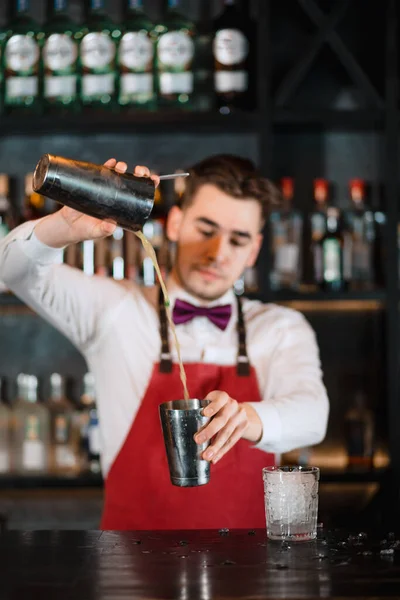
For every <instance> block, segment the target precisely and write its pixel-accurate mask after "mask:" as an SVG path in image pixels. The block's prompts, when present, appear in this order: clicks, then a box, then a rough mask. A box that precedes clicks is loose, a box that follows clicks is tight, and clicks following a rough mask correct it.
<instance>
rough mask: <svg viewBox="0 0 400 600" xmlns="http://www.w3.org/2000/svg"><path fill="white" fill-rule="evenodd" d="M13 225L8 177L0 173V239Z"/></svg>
mask: <svg viewBox="0 0 400 600" xmlns="http://www.w3.org/2000/svg"><path fill="white" fill-rule="evenodd" d="M12 226H13V215H12V208H11V200H10V179H9V177H8V175H6V174H4V173H0V240H1V239H2V238H3V237H5V236H6V235H7V234H8V233H9V231H10V230H11V229H12Z"/></svg>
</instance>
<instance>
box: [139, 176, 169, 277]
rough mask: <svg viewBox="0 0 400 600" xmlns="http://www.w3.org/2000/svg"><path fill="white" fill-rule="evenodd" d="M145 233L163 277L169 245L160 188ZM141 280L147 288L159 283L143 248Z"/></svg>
mask: <svg viewBox="0 0 400 600" xmlns="http://www.w3.org/2000/svg"><path fill="white" fill-rule="evenodd" d="M143 233H144V235H145V236H146V237H147V239H148V240H149V242H150V243H151V245H152V246H153V248H154V250H155V253H156V256H157V260H158V263H159V266H160V271H161V274H162V276H163V277H164V275H166V271H167V251H166V246H167V244H168V242H167V240H166V237H165V211H164V206H163V198H162V194H161V190H160V187H157V188H156V190H155V195H154V206H153V210H152V213H151V216H150V218H149V219H148V220H147V221H146V223H145V224H144V225H143ZM139 261H140V264H139V279H140V281H141V283H142V284H143V285H145V286H152V285H155V284H156V283H157V281H158V278H157V273H156V270H155V268H154V265H153V261H152V260H151V258H150V257H149V256H147V254H146V252H145V251H144V249H143V248H141V251H140V259H139Z"/></svg>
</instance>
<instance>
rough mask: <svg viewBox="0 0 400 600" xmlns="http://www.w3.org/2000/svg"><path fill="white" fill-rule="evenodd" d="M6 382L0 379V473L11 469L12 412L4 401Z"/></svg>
mask: <svg viewBox="0 0 400 600" xmlns="http://www.w3.org/2000/svg"><path fill="white" fill-rule="evenodd" d="M3 383H4V381H3V380H2V379H1V378H0V473H7V472H8V471H9V470H10V467H11V460H10V454H11V435H10V434H11V411H10V409H9V407H8V406H7V404H6V402H5V400H4V392H3V389H4V385H3Z"/></svg>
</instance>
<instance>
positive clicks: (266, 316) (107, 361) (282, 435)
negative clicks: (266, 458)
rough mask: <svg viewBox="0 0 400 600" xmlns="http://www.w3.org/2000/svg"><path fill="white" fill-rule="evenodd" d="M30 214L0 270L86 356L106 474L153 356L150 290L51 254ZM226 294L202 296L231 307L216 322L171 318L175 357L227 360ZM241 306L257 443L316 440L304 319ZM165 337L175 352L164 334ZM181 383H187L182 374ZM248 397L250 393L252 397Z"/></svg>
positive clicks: (282, 445)
mask: <svg viewBox="0 0 400 600" xmlns="http://www.w3.org/2000/svg"><path fill="white" fill-rule="evenodd" d="M36 223H37V221H29V222H27V223H24V224H23V225H21V226H19V227H17V228H16V229H14V230H13V231H12V232H11V233H10V234H9V235H8V236H7V237H6V238H4V239H3V240H2V241H1V242H0V280H2V281H3V282H4V283H5V284H6V285H7V287H8V288H9V289H11V290H12V291H13V292H14V293H15V294H16V295H17V296H18V297H19V298H21V299H22V300H23V301H24V302H25V303H26V304H27V305H28V306H30V307H31V308H32V309H33V310H34V311H36V312H37V313H38V314H39V315H40V316H42V317H43V318H44V319H46V320H47V321H48V322H49V323H51V324H52V325H53V326H54V327H56V328H57V329H58V330H60V331H61V332H62V333H63V334H64V335H65V336H67V337H68V338H69V339H70V340H71V342H72V343H73V344H74V345H75V346H76V347H77V348H78V349H79V350H80V352H81V353H82V354H83V356H84V357H85V359H86V361H87V364H88V368H89V370H90V371H91V372H92V373H93V374H94V377H95V381H96V391H97V404H98V409H99V418H100V432H101V443H102V469H103V475H104V476H106V475H107V472H108V470H109V468H110V466H111V464H112V462H113V461H114V459H115V458H116V456H117V454H118V452H119V450H120V448H121V446H122V444H123V442H124V440H125V438H126V436H127V434H128V432H129V430H130V428H131V424H132V422H133V420H134V418H135V415H136V413H137V410H138V408H139V405H140V402H141V399H142V398H143V396H144V393H145V390H146V388H147V386H148V383H149V379H150V376H151V372H152V368H153V365H154V363H155V362H157V361H158V360H159V354H160V347H161V342H160V334H159V318H158V312H157V310H156V301H155V298H156V290H155V289H154V288H151V289H149V288H142V287H140V286H138V285H136V284H134V283H131V282H126V281H123V282H117V281H114V280H113V279H110V278H103V277H98V276H88V275H85V274H84V273H83V272H82V271H80V270H78V269H74V268H71V267H69V266H67V265H63V264H60V254H61V250H58V249H54V248H50V247H48V246H46V245H44V244H43V243H42V242H40V241H39V240H38V239H37V237H36V236H35V233H34V227H35V225H36ZM167 286H168V291H169V294H170V297H171V306H173V305H174V301H175V299H176V298H177V297H179V298H181V299H182V300H186V301H188V302H191V303H192V304H196V303H198V302H197V301H196V299H195V298H193V297H192V296H190V295H189V294H188V293H186V292H185V291H184V290H182V289H180V288H179V287H178V286H177V285H176V283H174V281H173V280H172V279H171V278H170V279H169V281H168V284H167ZM150 298H151V299H152V301H149V299H150ZM234 300H235V299H234V294H233V292H232V291H228V292H227V293H226V294H225V295H224V296H223V297H221V298H220V299H219V300H218V302H213V303H211V304H226V303H228V302H231V303H232V316H231V319H230V321H229V324H228V326H227V328H226V329H225V330H224V331H221V330H220V329H219V328H218V327H216V326H215V325H214V324H213V323H211V321H210V320H209V319H208V318H207V317H196V318H195V319H193V320H191V321H189V322H187V323H185V324H182V325H178V326H177V335H178V340H179V343H180V345H181V351H182V358H183V361H184V362H204V363H214V364H220V365H232V364H236V358H237V351H238V337H237V330H236V319H237V305H236V302H235V301H234ZM243 313H244V320H245V325H246V331H247V349H248V355H249V359H250V363H251V364H252V365H253V366H254V367H255V370H256V373H257V378H258V383H259V388H260V391H261V396H262V401H261V402H254V403H253V404H252V406H254V408H255V410H256V411H257V413H258V415H259V417H260V419H261V421H262V424H263V434H262V438H261V440H260V442H259V443H258V445H257V446H258V447H259V448H260V449H262V450H265V451H266V452H271V453H275V454H280V453H282V452H287V451H290V450H293V449H295V448H300V447H304V446H310V445H313V444H317V443H319V442H320V441H321V440H322V439H323V438H324V436H325V432H326V426H327V420H328V412H329V403H328V398H327V394H326V390H325V387H324V384H323V382H322V373H321V368H320V360H319V351H318V346H317V343H316V339H315V334H314V332H313V330H312V328H311V326H310V325H309V324H308V322H307V321H306V319H305V318H304V317H303V315H302V314H300V313H299V312H297V311H294V310H292V309H289V308H285V307H282V306H277V305H275V304H263V303H261V302H258V301H253V300H247V299H244V301H243ZM170 347H171V352H172V356H173V359H174V361H176V350H175V348H174V343H173V339H172V336H170ZM188 386H189V392H190V381H189V382H188ZM210 391H211V390H210ZM247 400H248V402H250V403H251V402H252V398H248V399H247Z"/></svg>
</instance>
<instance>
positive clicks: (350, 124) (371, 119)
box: [273, 108, 385, 131]
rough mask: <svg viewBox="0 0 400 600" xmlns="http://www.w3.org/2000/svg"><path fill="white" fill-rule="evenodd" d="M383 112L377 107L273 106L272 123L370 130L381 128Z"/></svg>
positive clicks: (290, 125)
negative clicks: (315, 107) (355, 108)
mask: <svg viewBox="0 0 400 600" xmlns="http://www.w3.org/2000/svg"><path fill="white" fill-rule="evenodd" d="M384 116H385V115H384V112H383V110H379V109H371V110H368V109H366V110H364V109H357V110H324V109H313V108H293V109H291V108H275V109H274V115H273V123H274V125H275V126H276V127H278V128H281V127H282V128H288V129H289V128H290V129H291V128H292V127H297V128H304V127H310V126H315V127H319V128H321V129H345V130H347V131H353V130H356V131H357V130H370V129H383V126H384Z"/></svg>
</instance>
